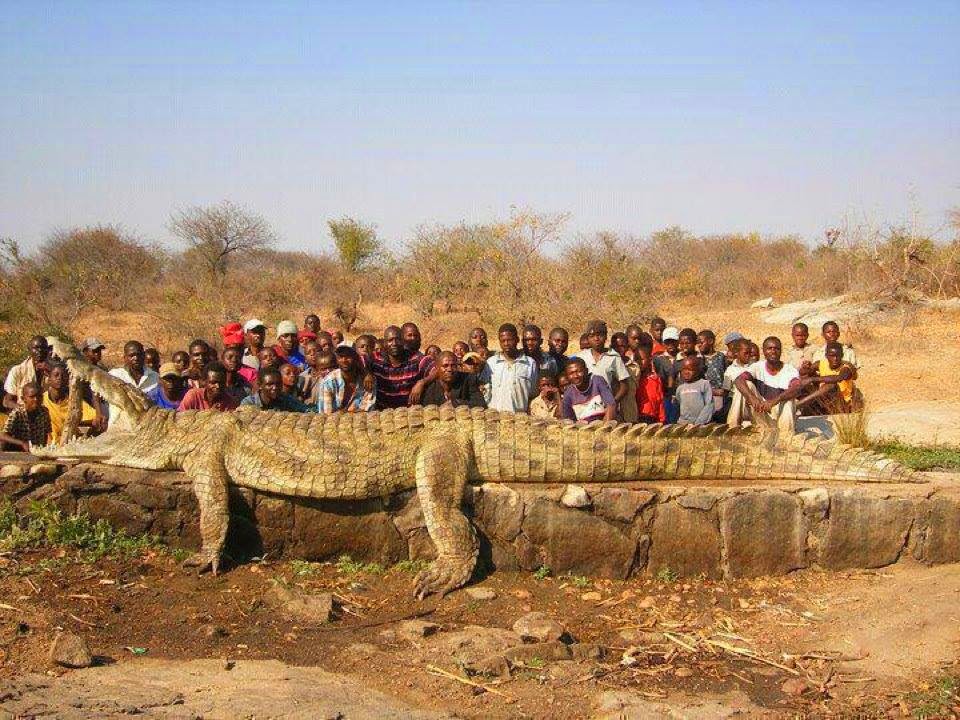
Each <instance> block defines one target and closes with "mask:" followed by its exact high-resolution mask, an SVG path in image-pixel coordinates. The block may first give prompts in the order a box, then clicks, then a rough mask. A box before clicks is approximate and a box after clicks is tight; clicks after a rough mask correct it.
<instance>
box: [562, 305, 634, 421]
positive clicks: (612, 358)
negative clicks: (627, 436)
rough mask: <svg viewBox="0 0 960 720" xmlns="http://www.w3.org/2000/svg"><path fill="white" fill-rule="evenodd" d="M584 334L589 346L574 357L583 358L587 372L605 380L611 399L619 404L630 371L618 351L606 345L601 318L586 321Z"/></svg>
mask: <svg viewBox="0 0 960 720" xmlns="http://www.w3.org/2000/svg"><path fill="white" fill-rule="evenodd" d="M586 335H587V343H588V345H589V347H588V348H587V349H586V350H581V351H580V352H578V353H577V354H576V356H575V357H579V358H581V359H582V360H583V362H584V364H585V365H586V366H587V372H588V373H590V374H591V375H599V376H600V377H602V378H603V379H604V380H606V381H607V385H609V386H610V389H611V390H612V391H613V399H614V400H615V401H616V402H617V404H619V403H620V401H621V400H623V399H624V398H625V397H626V395H627V390H628V389H629V384H628V383H627V382H626V381H627V380H629V379H630V373H629V371H628V370H627V367H626V365H624V364H623V359H622V358H621V357H620V353H618V352H617V351H616V350H614V349H613V348H608V347H607V324H606V323H605V322H604V321H603V320H591V321H590V322H589V323H587V330H586Z"/></svg>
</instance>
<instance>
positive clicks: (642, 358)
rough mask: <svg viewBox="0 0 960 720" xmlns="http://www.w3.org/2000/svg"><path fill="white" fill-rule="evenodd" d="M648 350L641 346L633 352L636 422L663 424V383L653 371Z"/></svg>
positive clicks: (664, 413)
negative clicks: (635, 365) (635, 378)
mask: <svg viewBox="0 0 960 720" xmlns="http://www.w3.org/2000/svg"><path fill="white" fill-rule="evenodd" d="M650 350H651V349H650V348H648V347H646V346H645V345H641V346H639V347H638V348H637V350H636V352H635V357H636V358H637V365H638V366H639V372H638V374H637V393H636V396H637V416H638V417H637V422H642V423H663V422H666V421H667V414H666V411H665V410H664V406H663V383H662V382H661V381H660V376H659V375H658V374H657V371H656V370H654V369H653V363H652V362H651V360H650Z"/></svg>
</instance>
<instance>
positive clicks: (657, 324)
mask: <svg viewBox="0 0 960 720" xmlns="http://www.w3.org/2000/svg"><path fill="white" fill-rule="evenodd" d="M666 330H667V321H666V320H664V319H663V318H661V317H655V318H653V320H651V321H650V337H652V338H653V356H654V357H656V356H657V355H659V354H660V353H662V352H666V351H667V346H666V344H664V342H663V333H664V332H666ZM674 331H676V328H674Z"/></svg>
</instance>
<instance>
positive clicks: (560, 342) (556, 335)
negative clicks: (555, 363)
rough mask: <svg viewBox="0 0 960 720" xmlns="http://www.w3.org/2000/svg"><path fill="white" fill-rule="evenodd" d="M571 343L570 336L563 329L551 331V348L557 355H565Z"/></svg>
mask: <svg viewBox="0 0 960 720" xmlns="http://www.w3.org/2000/svg"><path fill="white" fill-rule="evenodd" d="M569 345H570V336H569V335H568V334H567V333H565V332H564V331H563V330H554V331H553V332H552V333H550V349H551V350H553V352H554V353H556V354H557V355H565V354H566V352H567V347H568V346H569Z"/></svg>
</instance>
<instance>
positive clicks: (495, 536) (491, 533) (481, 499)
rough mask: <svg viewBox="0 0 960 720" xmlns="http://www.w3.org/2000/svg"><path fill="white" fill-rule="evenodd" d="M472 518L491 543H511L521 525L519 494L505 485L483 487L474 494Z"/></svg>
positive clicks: (521, 507)
mask: <svg viewBox="0 0 960 720" xmlns="http://www.w3.org/2000/svg"><path fill="white" fill-rule="evenodd" d="M473 518H474V522H476V524H477V525H478V526H479V527H480V528H481V529H482V530H483V532H484V534H485V535H486V536H487V537H488V538H490V540H491V541H492V542H496V541H500V542H502V543H510V542H513V540H514V539H516V537H517V535H519V534H520V527H521V525H522V524H523V500H522V499H521V497H520V493H518V492H517V491H516V490H513V489H512V488H509V487H507V486H506V485H500V484H496V483H491V484H489V485H484V486H483V487H481V488H479V489H478V491H477V492H476V493H475V494H474V504H473Z"/></svg>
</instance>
